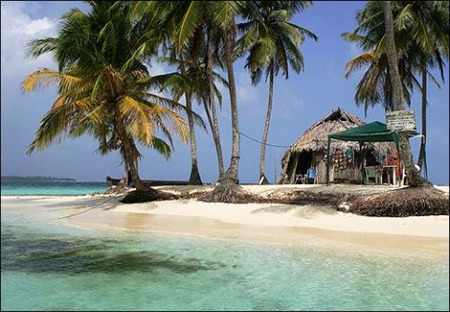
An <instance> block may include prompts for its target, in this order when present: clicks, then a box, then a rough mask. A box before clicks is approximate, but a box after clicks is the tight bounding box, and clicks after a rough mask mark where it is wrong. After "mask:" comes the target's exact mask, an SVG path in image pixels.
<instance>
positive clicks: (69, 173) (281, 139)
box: [1, 1, 449, 185]
mask: <svg viewBox="0 0 450 312" xmlns="http://www.w3.org/2000/svg"><path fill="white" fill-rule="evenodd" d="M364 4H365V1H314V2H313V5H312V7H310V8H308V9H306V10H305V11H303V12H302V13H299V14H297V15H296V16H295V17H294V20H293V22H294V23H296V24H297V25H300V26H302V27H305V28H307V29H309V30H311V31H312V32H314V33H315V34H316V35H317V36H318V37H319V40H318V41H317V42H316V41H313V40H311V39H309V38H307V39H306V41H305V42H304V43H303V44H302V45H301V47H300V49H301V51H302V54H303V56H304V63H305V68H304V71H302V72H301V73H300V74H295V73H294V72H290V76H289V79H288V80H286V79H284V78H283V77H281V76H279V77H278V78H277V79H276V80H275V90H274V104H273V113H272V120H271V124H270V130H269V135H268V139H267V143H268V144H271V145H277V146H280V147H271V146H268V147H267V150H266V176H267V178H268V179H269V182H270V183H274V182H275V180H276V179H277V178H278V177H279V175H280V171H281V158H282V156H283V154H284V153H285V151H286V150H287V148H288V147H289V146H290V145H291V144H293V143H294V142H295V141H296V140H297V139H298V138H299V137H300V136H302V134H303V133H304V132H305V131H306V130H307V129H308V128H309V127H310V126H311V125H312V124H314V123H315V122H316V121H318V120H320V119H322V118H324V117H326V116H328V115H329V114H330V113H331V112H332V111H333V110H336V109H337V108H338V107H339V108H341V109H343V110H344V111H346V112H349V113H351V114H355V115H356V116H358V117H359V118H361V119H362V120H364V121H366V122H372V121H381V122H386V117H385V112H384V109H383V108H382V106H381V105H377V106H374V107H371V108H369V109H368V110H367V114H366V113H365V110H364V107H362V106H361V107H359V106H357V105H356V104H355V101H354V94H355V88H356V85H357V83H358V81H359V80H360V79H361V77H362V74H363V71H359V72H356V73H354V74H352V75H351V76H350V77H349V78H345V76H344V73H345V64H346V63H347V62H348V61H349V60H351V59H352V58H353V57H355V56H357V55H358V54H360V53H361V52H362V51H360V50H359V49H358V48H357V47H356V46H354V45H353V44H351V43H349V42H347V41H345V40H343V39H342V37H341V34H342V33H344V32H352V31H354V30H355V28H356V22H355V15H356V12H357V11H358V10H360V9H362V8H363V7H364ZM73 7H79V8H82V9H83V8H85V5H84V4H83V3H82V2H75V1H74V2H71V1H26V2H25V1H14V2H13V1H2V2H1V175H2V176H5V175H20V176H34V175H39V176H54V177H66V178H73V179H76V180H78V181H105V178H106V176H111V177H117V178H119V177H121V176H122V173H123V166H122V164H121V159H120V156H119V154H118V153H117V152H114V153H112V154H109V155H107V156H102V155H100V154H98V153H96V149H97V143H96V141H94V140H92V139H91V138H89V137H87V136H85V137H82V138H78V139H75V140H72V139H69V138H66V139H64V140H62V141H60V142H56V143H55V144H53V145H51V146H50V147H48V148H47V149H46V150H44V151H42V152H38V153H33V154H31V155H27V154H26V153H25V151H26V149H27V147H28V145H29V144H30V143H31V142H32V140H33V138H34V136H35V131H36V130H37V128H38V127H39V123H40V120H41V118H42V117H43V116H44V114H45V113H46V112H47V111H48V110H49V109H50V107H51V105H52V103H53V101H54V100H55V99H56V92H55V91H54V90H52V89H46V90H36V91H34V92H29V93H23V92H22V91H21V83H22V81H23V80H24V78H25V77H26V75H28V74H30V73H31V72H33V71H35V70H38V69H40V68H43V67H47V68H52V69H56V68H57V67H56V65H55V62H53V60H52V59H51V56H49V55H45V56H42V57H40V58H38V59H28V58H26V57H25V53H24V51H25V46H26V44H27V43H28V42H29V41H30V40H32V39H36V38H45V37H48V36H55V35H56V34H57V29H58V23H59V18H60V17H61V16H62V15H63V14H64V13H65V12H67V11H68V10H69V9H70V8H73ZM447 65H448V64H447ZM234 69H235V75H236V80H237V100H238V114H239V130H240V132H241V133H242V134H244V135H241V158H240V164H239V180H240V182H241V183H257V181H258V178H259V157H260V151H261V145H260V143H258V142H256V141H261V137H262V132H263V127H264V120H265V115H266V106H267V95H268V84H267V83H265V81H264V80H262V81H261V83H260V84H259V85H258V86H252V85H251V82H250V78H249V73H248V72H247V70H245V68H244V60H238V61H237V62H236V63H235V64H234ZM170 70H171V69H170V68H169V67H167V66H165V65H163V64H158V63H156V62H153V63H152V64H151V68H150V71H151V74H153V75H155V74H162V73H165V72H168V71H170ZM435 76H436V77H439V74H438V73H437V72H436V73H435ZM448 83H449V72H448V68H447V67H446V69H445V82H441V88H440V89H439V88H438V87H437V86H435V85H433V84H429V90H428V92H429V94H428V101H429V107H428V118H427V121H428V124H427V126H428V130H427V131H428V139H427V164H428V178H429V180H430V181H431V182H432V183H434V184H438V185H442V184H444V185H448V184H449V86H448ZM222 95H223V104H222V109H221V111H220V112H219V114H220V115H219V127H220V135H221V140H222V149H223V154H224V161H225V169H226V168H228V165H229V160H230V154H231V118H230V116H231V114H230V108H229V100H228V99H229V98H228V94H227V92H226V90H224V89H222ZM180 102H182V101H180ZM411 109H413V110H415V112H416V121H417V129H418V130H419V131H420V129H421V128H420V127H421V120H420V94H419V92H417V91H416V92H415V93H414V94H413V99H412V104H411ZM196 111H197V112H198V113H199V114H200V115H202V116H204V114H203V112H202V111H201V107H200V106H198V108H197V107H196ZM205 121H206V118H205ZM195 132H196V136H197V145H198V159H199V170H200V175H201V178H202V180H203V182H204V183H213V182H215V181H217V176H218V174H217V172H218V170H217V158H216V154H215V150H214V145H213V139H212V135H211V132H210V131H205V130H203V129H199V128H196V129H195ZM248 137H250V138H252V139H249V138H248ZM410 142H411V148H412V150H413V153H414V160H415V161H417V157H418V152H419V142H420V139H419V137H413V138H411V139H410ZM140 152H141V154H142V155H143V158H142V159H141V161H140V164H139V172H140V176H141V178H142V179H148V180H188V179H189V174H190V169H191V166H190V152H189V145H188V144H184V143H183V142H181V140H180V139H177V138H175V139H174V151H173V153H172V156H171V158H170V159H169V160H166V159H165V158H164V157H163V156H161V155H159V154H158V153H156V152H155V151H153V150H151V149H147V148H142V147H140Z"/></svg>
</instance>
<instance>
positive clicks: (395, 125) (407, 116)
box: [386, 109, 416, 132]
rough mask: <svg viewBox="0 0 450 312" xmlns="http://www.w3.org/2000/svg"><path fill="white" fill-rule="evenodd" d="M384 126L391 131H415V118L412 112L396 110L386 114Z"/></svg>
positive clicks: (410, 110)
mask: <svg viewBox="0 0 450 312" xmlns="http://www.w3.org/2000/svg"><path fill="white" fill-rule="evenodd" d="M386 126H387V128H388V129H389V130H391V131H399V132H401V131H409V130H416V116H415V114H414V110H412V109H409V110H398V111H393V112H386Z"/></svg>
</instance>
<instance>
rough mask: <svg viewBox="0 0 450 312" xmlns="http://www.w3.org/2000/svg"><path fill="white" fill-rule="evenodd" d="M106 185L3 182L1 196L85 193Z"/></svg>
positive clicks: (93, 191) (100, 188)
mask: <svg viewBox="0 0 450 312" xmlns="http://www.w3.org/2000/svg"><path fill="white" fill-rule="evenodd" d="M106 189H108V186H107V185H106V183H105V182H45V183H42V182H40V183H35V182H3V181H2V184H1V195H2V196H18V195H20V196H28V195H59V196H61V195H86V194H95V193H102V192H104V191H105V190H106Z"/></svg>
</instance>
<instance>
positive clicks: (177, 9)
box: [132, 1, 228, 183]
mask: <svg viewBox="0 0 450 312" xmlns="http://www.w3.org/2000/svg"><path fill="white" fill-rule="evenodd" d="M209 4H210V3H209V2H203V3H199V2H198V1H193V2H188V1H171V2H160V1H148V2H146V1H136V2H134V4H133V6H132V16H133V17H134V18H137V19H142V18H143V17H147V18H149V19H151V20H159V22H158V28H159V29H161V30H163V33H164V42H163V52H164V53H167V54H168V55H169V57H168V58H166V60H168V61H169V64H171V65H175V66H176V67H177V68H178V71H179V72H180V73H182V75H183V76H185V77H186V78H188V80H189V83H187V84H184V83H181V82H180V83H178V87H177V88H175V89H173V90H172V92H173V93H174V95H176V96H177V97H178V98H180V97H181V96H182V95H183V94H184V95H185V98H186V105H187V106H188V107H189V106H191V105H192V98H196V99H197V101H198V102H199V103H203V107H204V109H205V113H206V115H207V117H208V122H209V125H210V128H211V132H212V135H213V140H214V145H215V148H216V154H217V161H218V171H219V174H218V176H219V179H220V178H221V177H222V176H223V175H224V174H225V169H224V164H223V156H222V147H221V142H220V132H219V124H218V117H217V109H216V101H215V99H216V97H217V99H218V100H219V105H221V99H222V97H221V94H220V92H219V91H218V89H217V87H216V85H215V83H214V82H215V81H219V82H220V83H222V84H224V85H226V86H228V84H227V82H226V81H225V80H224V79H223V78H222V77H221V76H220V75H218V74H217V73H215V72H214V66H215V65H216V64H218V65H221V62H220V60H219V59H218V57H220V55H219V53H214V52H217V50H218V47H219V40H218V38H217V32H214V31H213V29H214V27H213V25H212V23H211V21H207V19H208V18H210V15H209V13H208V12H209V9H210V8H209ZM161 16H163V17H161ZM205 75H206V76H207V78H205ZM205 79H206V80H205ZM205 85H206V86H209V87H208V88H205ZM188 120H189V119H188ZM190 124H192V123H191V122H190ZM190 129H191V131H190V134H191V137H190V143H191V168H192V169H191V176H190V183H195V182H194V181H193V179H196V176H198V177H199V173H198V170H197V169H195V168H196V167H197V166H198V165H197V156H196V154H197V153H196V143H195V137H194V131H193V128H192V127H190ZM198 180H199V179H197V182H198Z"/></svg>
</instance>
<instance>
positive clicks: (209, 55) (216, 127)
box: [203, 28, 225, 180]
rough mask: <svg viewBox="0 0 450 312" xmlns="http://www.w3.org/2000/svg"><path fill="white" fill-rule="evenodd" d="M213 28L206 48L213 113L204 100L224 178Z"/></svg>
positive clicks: (219, 165) (220, 177)
mask: <svg viewBox="0 0 450 312" xmlns="http://www.w3.org/2000/svg"><path fill="white" fill-rule="evenodd" d="M211 31H212V30H211V28H208V43H207V48H206V71H207V75H208V85H209V104H210V107H211V114H212V117H211V114H210V113H209V109H208V105H207V103H206V102H204V103H203V104H204V106H205V111H206V114H207V116H208V121H209V125H210V127H211V131H212V134H213V139H214V145H215V147H216V154H217V162H218V168H219V180H220V179H222V177H223V175H224V174H225V168H224V166H223V155H222V146H221V144H220V132H219V120H218V118H217V109H216V100H215V95H214V77H213V60H212V58H213V55H212V49H213V46H212V44H213V43H212V40H211Z"/></svg>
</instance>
